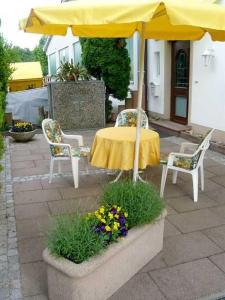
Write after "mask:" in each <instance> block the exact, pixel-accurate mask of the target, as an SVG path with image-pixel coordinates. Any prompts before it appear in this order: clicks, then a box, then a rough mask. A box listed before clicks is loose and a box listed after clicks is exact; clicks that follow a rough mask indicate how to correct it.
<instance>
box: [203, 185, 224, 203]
mask: <svg viewBox="0 0 225 300" xmlns="http://www.w3.org/2000/svg"><path fill="white" fill-rule="evenodd" d="M207 197H208V198H210V199H212V200H213V201H215V202H216V203H217V204H225V188H223V187H220V188H218V189H217V190H216V191H209V192H207Z"/></svg>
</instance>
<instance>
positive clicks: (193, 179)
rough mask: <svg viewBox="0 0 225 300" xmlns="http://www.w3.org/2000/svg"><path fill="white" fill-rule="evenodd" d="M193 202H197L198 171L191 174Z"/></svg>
mask: <svg viewBox="0 0 225 300" xmlns="http://www.w3.org/2000/svg"><path fill="white" fill-rule="evenodd" d="M192 181H193V194H194V202H197V201H198V170H196V171H195V172H193V173H192Z"/></svg>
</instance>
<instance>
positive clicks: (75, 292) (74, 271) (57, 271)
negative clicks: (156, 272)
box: [43, 182, 165, 300]
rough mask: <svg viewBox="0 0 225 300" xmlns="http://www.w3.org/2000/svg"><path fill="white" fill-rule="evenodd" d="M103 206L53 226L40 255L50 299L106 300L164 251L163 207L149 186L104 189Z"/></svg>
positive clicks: (129, 184)
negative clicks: (45, 269) (45, 271)
mask: <svg viewBox="0 0 225 300" xmlns="http://www.w3.org/2000/svg"><path fill="white" fill-rule="evenodd" d="M113 199H114V200H113ZM111 201H113V203H114V204H111ZM101 204H102V205H101V206H100V208H99V209H98V210H96V211H95V212H93V213H89V214H87V215H85V216H80V215H78V214H76V215H75V216H61V217H58V218H57V219H56V221H55V223H54V225H53V227H52V228H51V230H50V232H49V235H48V249H46V250H45V251H44V254H43V257H44V260H45V261H46V263H47V265H48V291H49V299H54V300H57V299H65V300H66V299H68V300H69V299H70V300H72V299H89V300H91V299H98V300H100V299H107V297H110V295H112V294H113V293H114V292H115V291H116V290H117V289H118V288H119V287H120V286H122V285H123V284H124V283H125V282H126V281H127V280H129V279H130V278H131V277H132V276H133V275H134V274H135V273H136V272H137V271H138V270H139V269H140V268H142V267H143V266H144V265H145V264H146V263H147V262H148V261H149V260H151V259H152V258H153V257H154V256H155V255H156V254H157V253H158V252H159V251H160V250H161V249H162V243H163V228H164V218H165V213H163V211H164V204H163V202H162V200H161V199H160V197H159V193H158V192H157V191H156V189H155V188H154V187H153V186H152V185H148V184H144V183H141V182H138V183H136V184H135V185H134V184H133V183H132V182H118V183H114V184H110V185H107V186H106V187H105V189H104V192H103V195H102V198H101ZM121 204H123V205H121ZM144 224H146V225H144ZM140 225H143V226H140ZM134 227H135V228H134ZM137 254H138V255H137ZM99 276H101V288H100V286H99V283H98V278H99Z"/></svg>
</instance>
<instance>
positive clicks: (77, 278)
mask: <svg viewBox="0 0 225 300" xmlns="http://www.w3.org/2000/svg"><path fill="white" fill-rule="evenodd" d="M165 216H166V211H164V212H163V213H162V214H161V216H160V217H159V218H158V219H157V220H155V221H154V222H152V223H150V224H147V225H144V226H140V227H136V228H133V229H131V230H129V233H128V236H127V237H126V238H125V239H124V240H121V241H119V242H118V243H115V244H112V245H111V246H110V247H109V248H108V249H107V250H106V251H105V252H103V253H102V254H101V255H98V256H96V257H92V258H91V259H89V260H88V261H85V262H83V263H81V264H75V263H73V262H71V261H69V260H67V259H65V258H57V257H54V256H52V255H51V254H50V252H49V251H48V249H45V250H44V252H43V258H44V261H45V262H46V264H47V277H48V296H49V299H50V300H62V299H63V300H87V299H88V300H105V299H108V298H109V297H110V296H111V295H112V294H114V293H115V292H116V291H117V290H118V289H119V288H120V287H121V286H122V285H124V284H125V283H126V282H127V281H128V280H129V279H130V278H131V277H133V276H134V274H136V273H137V272H138V271H139V270H140V269H141V268H143V267H144V266H145V265H146V264H147V263H148V262H149V261H150V260H151V259H152V258H153V257H154V256H155V255H156V254H158V253H159V251H161V250H162V247H163V232H164V220H165Z"/></svg>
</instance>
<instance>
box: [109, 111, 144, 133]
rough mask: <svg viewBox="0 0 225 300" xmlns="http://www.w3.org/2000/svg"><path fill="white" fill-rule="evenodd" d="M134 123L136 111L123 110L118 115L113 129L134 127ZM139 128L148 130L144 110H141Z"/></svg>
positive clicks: (135, 121)
mask: <svg viewBox="0 0 225 300" xmlns="http://www.w3.org/2000/svg"><path fill="white" fill-rule="evenodd" d="M136 123H137V109H124V110H122V111H121V112H120V113H119V114H118V116H117V118H116V124H115V127H121V126H127V127H136ZM141 128H145V129H148V117H147V115H146V113H145V112H144V110H141Z"/></svg>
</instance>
